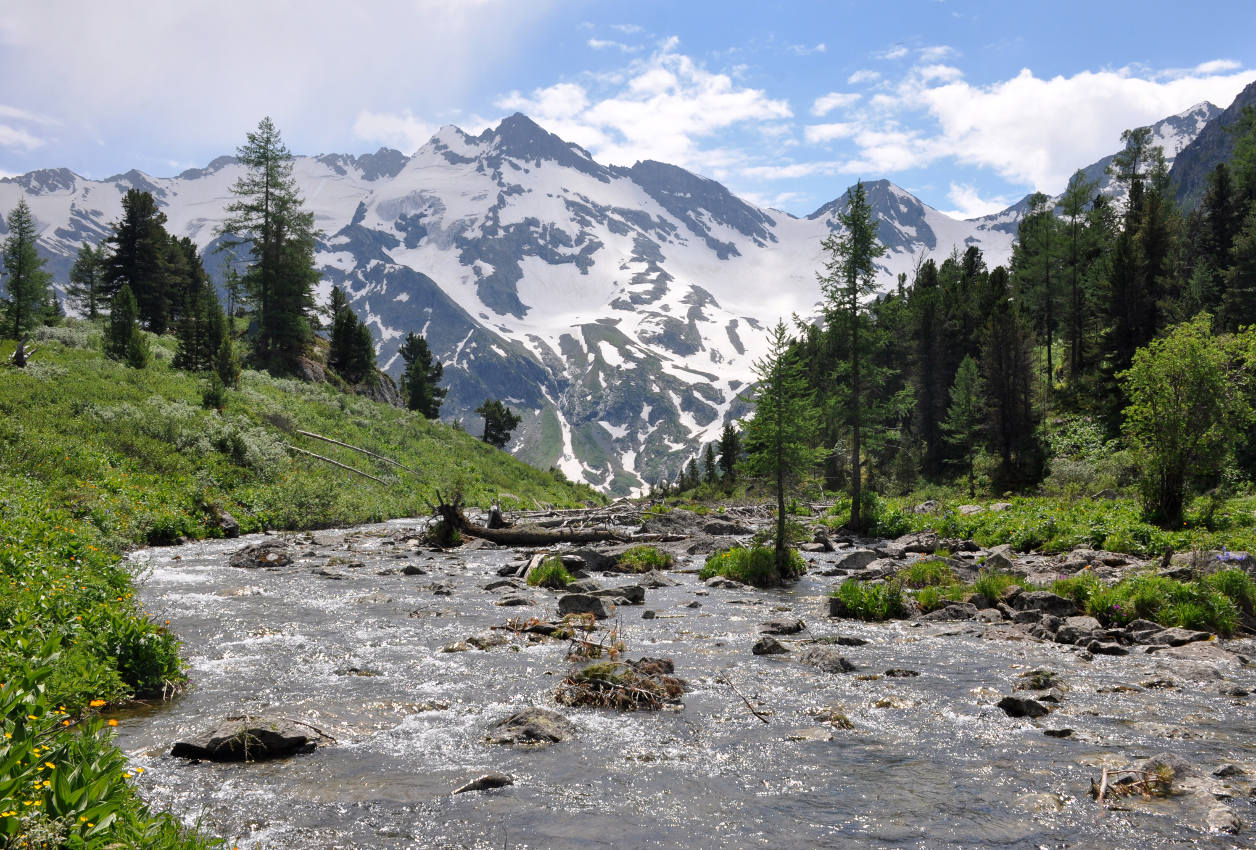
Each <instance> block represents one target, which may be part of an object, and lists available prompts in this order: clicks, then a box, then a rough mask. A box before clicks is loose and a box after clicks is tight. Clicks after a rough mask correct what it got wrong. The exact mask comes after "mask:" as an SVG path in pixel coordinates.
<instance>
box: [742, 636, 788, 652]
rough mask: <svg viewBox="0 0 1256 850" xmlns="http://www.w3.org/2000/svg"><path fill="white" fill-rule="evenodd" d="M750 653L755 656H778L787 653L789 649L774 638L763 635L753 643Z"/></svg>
mask: <svg viewBox="0 0 1256 850" xmlns="http://www.w3.org/2000/svg"><path fill="white" fill-rule="evenodd" d="M750 651H751V652H752V653H754V654H755V655H780V654H782V653H785V652H789V649H787V648H786V646H785V645H784V644H783V643H781V642H780V641H779V640H777V639H776V638H774V637H772V636H771V635H764V636H763V637H761V638H759V639H758V640H757V641H755V644H754V646H752V647H751V648H750Z"/></svg>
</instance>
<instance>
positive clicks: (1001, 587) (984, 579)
mask: <svg viewBox="0 0 1256 850" xmlns="http://www.w3.org/2000/svg"><path fill="white" fill-rule="evenodd" d="M1013 586H1015V587H1020V588H1022V589H1024V590H1033V589H1034V588H1033V585H1031V584H1030V583H1029V582H1027V581H1025V579H1023V578H1021V577H1020V576H1016V575H1012V574H1011V573H1004V572H999V571H998V570H982V571H981V572H980V573H978V574H977V580H976V581H975V582H973V591H974V592H975V593H980V594H981V595H982V596H984V597H985V598H986V599H989V600H990V601H992V602H997V601H998V600H999V598H1000V597H1001V596H1002V594H1003V591H1005V590H1007V589H1008V588H1009V587H1013Z"/></svg>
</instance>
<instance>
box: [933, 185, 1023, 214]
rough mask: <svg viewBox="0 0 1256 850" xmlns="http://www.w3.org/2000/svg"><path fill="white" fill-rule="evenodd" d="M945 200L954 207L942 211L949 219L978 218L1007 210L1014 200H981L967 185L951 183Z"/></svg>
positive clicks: (976, 192) (978, 193)
mask: <svg viewBox="0 0 1256 850" xmlns="http://www.w3.org/2000/svg"><path fill="white" fill-rule="evenodd" d="M946 197H947V200H949V201H950V202H951V203H952V204H954V205H955V208H954V209H951V210H943V212H945V213H946V214H947V215H949V216H950V217H951V218H960V219H969V218H980V217H981V216H983V215H991V214H993V213H997V212H999V211H1001V210H1005V209H1007V208H1008V207H1009V206H1011V205H1012V203H1013V202H1014V200H1015V199H1013V198H1008V197H1006V196H993V197H989V198H983V197H982V196H981V193H980V192H978V191H977V189H976V188H975V187H974V186H972V185H970V184H968V183H951V185H950V190H949V191H948V192H947V194H946Z"/></svg>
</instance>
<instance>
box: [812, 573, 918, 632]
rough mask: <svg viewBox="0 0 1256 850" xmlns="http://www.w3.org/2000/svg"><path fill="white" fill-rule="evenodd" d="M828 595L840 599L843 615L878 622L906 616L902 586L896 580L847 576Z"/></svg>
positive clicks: (905, 603)
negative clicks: (860, 578)
mask: <svg viewBox="0 0 1256 850" xmlns="http://www.w3.org/2000/svg"><path fill="white" fill-rule="evenodd" d="M830 596H832V597H834V598H836V599H840V600H841V602H842V607H843V608H844V609H845V610H844V616H847V617H851V618H853V619H856V620H869V621H873V622H880V621H881V620H889V619H891V618H895V617H906V616H907V613H908V611H907V602H906V600H905V599H904V598H903V586H902V585H901V584H899V583H898V582H897V581H885V582H863V581H858V580H857V579H853V578H848V579H846V581H844V582H842V584H841V586H840V587H838V588H837V590H835V591H833V592H832V593H831V594H830Z"/></svg>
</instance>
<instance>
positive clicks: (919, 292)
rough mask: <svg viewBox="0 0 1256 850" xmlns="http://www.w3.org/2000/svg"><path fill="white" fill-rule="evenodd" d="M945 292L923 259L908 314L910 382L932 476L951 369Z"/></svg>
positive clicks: (938, 464)
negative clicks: (947, 355)
mask: <svg viewBox="0 0 1256 850" xmlns="http://www.w3.org/2000/svg"><path fill="white" fill-rule="evenodd" d="M943 299H944V295H943V292H942V288H941V284H940V283H939V281H938V267H937V265H936V264H935V263H934V261H933V260H925V262H924V263H923V264H922V265H921V266H920V269H919V270H918V271H917V272H916V280H915V282H914V283H913V284H912V288H911V298H910V301H909V310H910V314H911V346H912V350H911V358H910V363H911V367H912V384H913V385H914V387H915V391H916V405H915V413H916V422H915V433H916V434H917V436H918V437H919V439H920V440H922V441H923V442H924V450H925V451H924V457H923V458H922V460H921V472H923V473H924V475H925V476H927V477H930V478H932V477H935V476H937V475H938V474H939V473H941V471H942V464H943V460H944V458H945V456H946V452H945V445H944V443H943V440H942V437H943V434H942V421H943V420H944V419H945V418H946V389H947V386H948V385H949V384H950V374H949V372H950V370H949V369H948V368H947V367H948V358H947V357H946V351H947V349H948V348H950V347H951V346H952V345H953V342H952V340H953V338H954V336H953V334H952V329H951V328H949V327H948V326H947V322H946V321H945V318H944V309H945V306H944V305H945V302H944V300H943Z"/></svg>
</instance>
